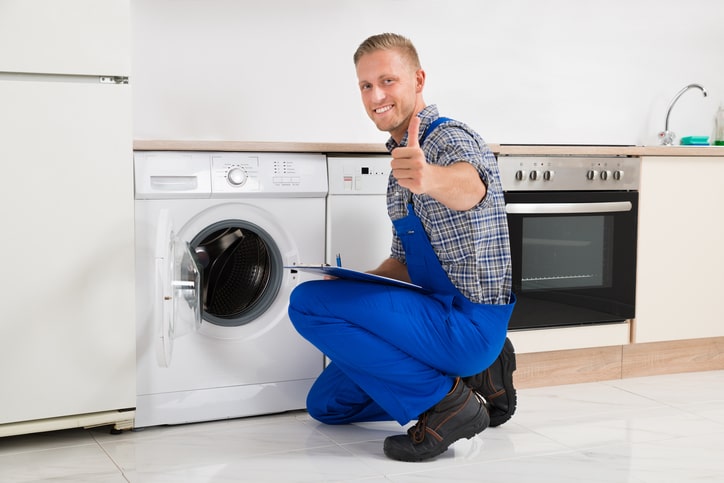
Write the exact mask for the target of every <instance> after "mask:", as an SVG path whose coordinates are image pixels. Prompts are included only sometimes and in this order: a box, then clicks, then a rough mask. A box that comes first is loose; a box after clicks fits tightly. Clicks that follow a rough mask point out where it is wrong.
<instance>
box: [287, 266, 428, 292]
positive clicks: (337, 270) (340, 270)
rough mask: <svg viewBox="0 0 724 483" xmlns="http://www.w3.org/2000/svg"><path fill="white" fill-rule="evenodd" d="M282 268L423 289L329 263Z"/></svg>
mask: <svg viewBox="0 0 724 483" xmlns="http://www.w3.org/2000/svg"><path fill="white" fill-rule="evenodd" d="M284 268H288V269H291V270H298V271H300V272H308V273H315V274H317V275H329V276H332V277H337V278H343V279H347V280H360V281H363V282H373V283H382V284H385V285H395V286H397V287H405V288H411V289H414V290H424V289H423V288H422V287H421V286H419V285H416V284H414V283H409V282H403V281H402V280H396V279H394V278H389V277H383V276H381V275H374V274H371V273H367V272H360V271H359V270H352V269H351V268H344V267H333V266H331V265H304V264H300V265H285V266H284Z"/></svg>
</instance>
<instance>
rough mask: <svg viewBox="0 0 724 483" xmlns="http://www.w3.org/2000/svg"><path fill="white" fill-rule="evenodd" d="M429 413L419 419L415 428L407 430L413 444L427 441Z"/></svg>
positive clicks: (426, 412)
mask: <svg viewBox="0 0 724 483" xmlns="http://www.w3.org/2000/svg"><path fill="white" fill-rule="evenodd" d="M428 413H429V411H425V412H424V413H422V415H421V416H420V417H419V419H418V420H417V422H416V423H415V425H414V426H412V427H411V428H410V429H408V430H407V434H408V435H410V438H412V442H413V443H415V444H420V443H422V442H423V441H425V434H426V433H427V415H428Z"/></svg>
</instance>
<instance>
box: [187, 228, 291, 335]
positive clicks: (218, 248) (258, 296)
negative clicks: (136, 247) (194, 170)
mask: <svg viewBox="0 0 724 483" xmlns="http://www.w3.org/2000/svg"><path fill="white" fill-rule="evenodd" d="M191 248H192V249H193V250H194V251H195V252H196V255H197V257H198V260H199V264H200V266H201V269H202V273H201V301H202V305H203V315H202V316H203V319H204V320H205V321H207V322H211V323H212V324H216V325H221V326H227V327H231V326H239V325H244V324H247V323H249V322H251V321H253V320H254V319H256V318H257V317H259V316H260V315H261V314H262V313H264V311H266V309H267V308H269V306H270V305H271V304H272V302H274V299H275V298H276V296H277V294H278V293H279V287H280V285H281V279H282V261H281V260H282V259H281V254H280V252H279V248H278V247H277V245H276V243H274V240H273V239H272V238H271V237H270V236H269V234H268V233H267V232H266V231H264V230H263V229H262V228H260V227H259V226H257V225H255V224H253V223H249V222H244V221H241V220H228V221H224V222H219V223H215V224H213V225H211V226H209V227H207V228H206V229H204V230H203V231H202V232H200V233H199V234H198V235H197V236H196V237H195V238H194V239H193V240H192V241H191Z"/></svg>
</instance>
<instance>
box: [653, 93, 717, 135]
mask: <svg viewBox="0 0 724 483" xmlns="http://www.w3.org/2000/svg"><path fill="white" fill-rule="evenodd" d="M694 88H696V89H699V90H701V92H702V94H704V97H706V96H707V93H706V89H704V88H703V87H702V86H700V85H699V84H689V85H688V86H686V87H684V88H683V89H681V90H680V91H679V92H678V94H676V96H674V99H673V100H672V101H671V104H669V110H668V111H666V125H665V126H664V130H663V131H661V132H660V133H659V139H661V144H663V145H664V146H671V145H672V144H674V138H675V137H676V134H674V133H673V132H672V131H669V116H670V115H671V109H672V108H673V107H674V104H676V101H678V100H679V97H681V95H682V94H683V93H684V92H686V91H688V90H689V89H694Z"/></svg>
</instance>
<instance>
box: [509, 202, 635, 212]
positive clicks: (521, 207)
mask: <svg viewBox="0 0 724 483" xmlns="http://www.w3.org/2000/svg"><path fill="white" fill-rule="evenodd" d="M632 208H633V205H632V204H631V202H630V201H609V202H601V203H508V204H507V205H505V211H506V213H509V214H511V215H550V214H568V213H571V214H575V213H616V212H620V211H631V209H632Z"/></svg>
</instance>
